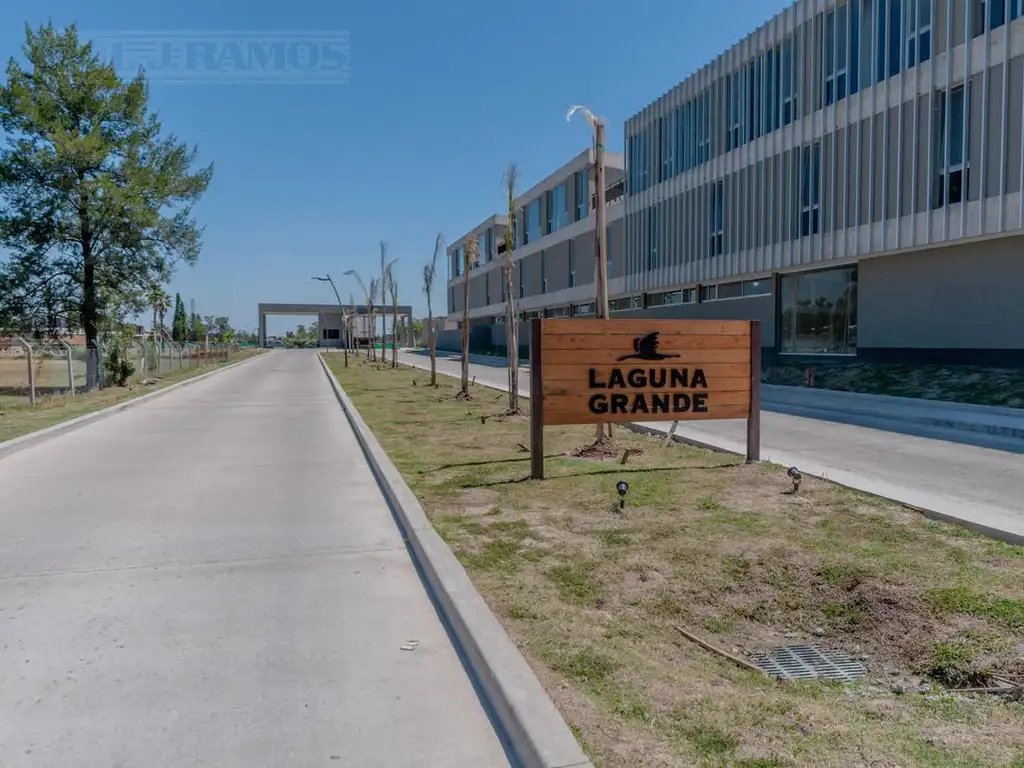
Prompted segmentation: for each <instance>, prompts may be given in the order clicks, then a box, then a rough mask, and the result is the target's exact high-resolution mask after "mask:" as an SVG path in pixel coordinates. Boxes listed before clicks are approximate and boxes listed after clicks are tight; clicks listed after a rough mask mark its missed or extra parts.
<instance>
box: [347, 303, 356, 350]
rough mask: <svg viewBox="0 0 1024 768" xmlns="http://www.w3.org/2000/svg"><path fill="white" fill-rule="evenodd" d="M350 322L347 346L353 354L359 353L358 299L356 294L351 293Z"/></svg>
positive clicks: (348, 319) (348, 318)
mask: <svg viewBox="0 0 1024 768" xmlns="http://www.w3.org/2000/svg"><path fill="white" fill-rule="evenodd" d="M346 320H347V322H348V328H347V329H346V331H347V332H346V338H345V344H347V345H348V348H349V350H350V351H351V352H353V353H358V350H357V349H356V339H355V335H356V297H355V294H352V293H350V294H349V295H348V315H347V316H346Z"/></svg>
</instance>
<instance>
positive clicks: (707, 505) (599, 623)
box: [329, 356, 1024, 766]
mask: <svg viewBox="0 0 1024 768" xmlns="http://www.w3.org/2000/svg"><path fill="white" fill-rule="evenodd" d="M329 360H330V361H331V363H332V368H333V369H334V371H335V373H337V374H338V377H339V380H340V381H341V383H342V385H343V386H344V387H345V389H346V391H347V392H348V393H349V395H350V396H351V397H352V399H353V400H354V402H355V403H356V405H357V407H358V408H359V410H360V413H361V414H362V415H363V417H364V419H365V420H366V421H367V423H368V424H369V425H370V426H371V428H373V430H374V432H375V434H376V435H377V437H378V439H379V440H380V441H381V443H382V445H383V446H384V447H385V448H386V449H387V451H388V452H389V454H390V455H391V457H392V459H393V460H394V461H395V463H396V465H397V466H398V468H399V469H400V470H401V471H402V472H403V474H404V475H405V477H406V479H407V480H408V482H409V484H410V486H411V487H412V489H413V490H414V491H415V492H416V494H417V496H418V497H419V498H420V499H421V501H422V502H423V505H424V507H425V509H426V510H427V513H428V514H429V515H430V517H431V519H432V520H433V522H434V524H435V526H436V527H437V529H438V531H439V532H440V533H441V535H442V536H443V537H444V538H445V539H446V540H447V541H448V543H449V544H450V545H451V547H452V549H453V550H454V551H455V552H456V554H457V555H458V557H459V558H460V560H461V561H462V562H463V564H464V565H465V567H466V568H467V570H468V571H469V573H470V575H471V576H472V578H473V580H474V582H475V584H476V585H477V587H478V588H479V590H480V591H481V593H482V594H483V595H484V597H485V598H486V599H487V601H488V602H489V604H490V605H491V607H492V609H493V610H494V611H495V613H496V614H497V615H498V616H499V617H500V618H501V619H502V621H503V623H504V625H505V627H506V629H507V630H508V631H509V633H510V635H511V636H512V637H513V638H514V639H515V641H516V642H517V644H518V645H519V647H520V648H521V649H522V650H523V652H524V653H525V654H526V656H527V658H528V659H529V660H530V662H531V664H532V665H533V667H534V669H535V670H536V671H537V673H538V675H539V676H540V678H541V680H542V681H543V682H544V684H545V685H546V687H547V689H548V690H549V691H550V692H551V694H552V696H553V698H554V699H555V701H556V702H557V704H558V706H559V707H560V708H561V710H562V712H563V713H564V714H565V716H566V719H567V720H568V721H569V723H570V724H571V726H572V727H573V729H574V731H575V733H576V734H577V736H578V738H579V739H580V741H581V743H582V744H583V745H584V747H585V748H586V749H587V750H588V752H589V754H590V755H591V756H592V758H593V760H594V761H595V763H596V764H597V765H602V766H670V765H671V766H682V765H722V766H725V765H731V766H788V765H806V766H828V765H835V766H852V765H865V766H867V765H878V766H881V765H885V766H895V765H901V766H910V765H928V766H951V765H962V766H973V765H977V766H1011V765H1017V766H1020V765H1024V763H1021V761H1022V760H1024V704H1021V703H1012V702H1006V701H1004V700H1002V699H994V698H981V697H970V696H964V695H950V694H946V693H942V692H940V691H941V689H942V688H943V687H944V686H946V685H948V686H960V685H963V684H965V683H975V682H979V681H986V680H989V679H991V676H992V675H993V674H1000V675H1009V676H1012V675H1018V676H1024V614H1022V610H1024V601H1022V598H1024V588H1022V584H1024V549H1021V548H1016V547H1011V546H1008V545H1004V544H1000V543H997V542H994V541H991V540H988V539H985V538H982V537H979V536H975V535H972V534H970V533H968V532H966V531H963V530H961V529H957V528H954V527H951V526H946V525H942V524H938V523H933V522H929V521H926V520H925V519H923V518H922V517H921V516H919V515H918V514H916V513H914V512H911V511H908V510H905V509H903V508H901V507H899V506H898V505H894V504H890V503H887V502H884V501H881V500H879V499H876V498H873V497H870V496H868V495H865V494H861V493H857V492H854V491H850V490H846V489H843V488H840V487H838V486H834V485H831V484H828V483H825V482H821V481H817V480H815V479H813V478H807V479H805V481H804V483H803V485H802V487H801V489H800V491H799V493H796V494H793V493H791V492H790V489H791V484H790V482H789V480H788V479H787V478H786V475H785V471H784V470H783V469H782V468H780V467H776V466H771V465H759V466H745V465H744V464H742V463H740V462H739V461H738V460H737V459H734V458H732V457H729V456H727V455H723V454H716V453H711V452H707V451H702V450H698V449H693V448H688V447H683V446H671V447H668V448H665V447H663V446H662V445H661V441H660V440H657V439H653V438H646V437H642V436H639V435H634V434H632V433H629V432H627V431H626V430H624V429H618V430H616V438H617V440H618V441H619V442H620V444H621V446H622V447H623V448H627V447H630V448H638V449H642V453H641V454H639V455H636V456H633V457H632V458H631V460H630V463H629V464H628V465H626V466H620V465H619V464H618V463H616V462H614V461H594V460H583V459H578V458H574V457H573V456H572V455H571V454H572V452H573V451H574V449H577V448H578V447H579V446H581V445H585V444H586V443H587V442H588V441H589V440H590V439H591V436H592V429H591V428H588V427H562V428H559V427H556V428H551V429H549V430H547V431H546V438H545V439H546V445H547V447H548V454H549V458H548V473H549V479H548V480H545V481H541V482H536V481H532V480H529V479H528V476H529V466H528V465H529V461H528V455H527V454H526V453H524V452H523V450H522V448H521V447H520V446H523V445H527V444H528V443H529V441H528V426H527V425H526V423H525V422H523V421H522V420H509V421H502V420H500V419H497V418H490V416H492V415H494V414H497V413H500V411H501V410H502V409H503V408H504V399H503V398H504V396H502V395H500V393H497V392H494V391H492V390H487V389H484V388H482V387H475V388H474V389H473V391H472V398H473V399H472V400H470V401H468V402H466V401H457V400H455V399H454V394H455V392H456V387H455V386H453V383H452V382H453V380H452V379H447V378H445V377H440V381H441V382H442V385H443V386H442V387H441V388H439V389H431V388H428V387H426V386H424V382H425V380H426V379H425V377H424V376H423V373H422V371H416V370H412V369H409V368H399V369H397V370H393V371H392V370H380V371H378V370H371V369H370V368H369V367H367V366H358V365H357V366H353V367H350V368H349V369H347V370H346V369H344V368H342V367H341V365H340V358H338V359H337V360H336V359H335V357H334V356H329ZM413 379H416V380H417V384H416V385H415V386H413V384H412V381H413ZM527 405H528V403H527ZM481 417H485V418H483V419H482V418H481ZM620 479H625V480H627V481H628V482H629V494H628V502H627V505H626V508H625V509H624V510H623V511H622V512H621V513H620V512H619V511H618V498H617V495H616V493H615V484H616V482H617V481H618V480H620ZM676 625H678V626H683V627H685V628H687V629H689V630H690V631H692V632H695V633H697V634H698V635H701V636H703V637H705V638H706V639H708V640H709V641H711V642H713V643H715V644H716V645H718V646H720V647H722V648H724V649H725V650H727V651H729V652H732V653H734V654H736V655H740V656H743V655H745V654H752V653H755V652H758V651H763V650H766V649H769V648H772V647H775V646H779V645H784V644H788V643H793V642H809V643H818V644H822V645H825V646H827V647H833V648H840V649H844V650H846V651H848V652H849V653H851V654H852V655H854V656H857V657H860V658H862V659H863V660H864V663H865V664H866V665H867V666H868V668H869V674H868V677H867V678H866V679H865V680H863V681H862V682H858V683H857V684H854V685H850V686H839V685H829V684H781V683H776V682H774V681H772V680H769V679H766V678H764V677H763V676H760V675H757V674H754V673H750V672H747V671H744V670H743V669H740V668H739V667H736V666H733V665H731V664H730V663H728V662H726V661H724V660H722V659H720V658H719V657H717V656H715V655H712V654H709V653H708V652H706V651H704V650H702V649H701V648H699V647H697V646H695V645H693V644H692V643H690V642H689V641H687V640H685V639H684V638H682V636H681V635H680V634H679V633H678V632H677V631H676V630H675V629H674V627H675V626H676ZM925 685H930V686H932V689H931V690H930V691H929V692H928V693H918V692H917V691H918V690H923V688H922V686H925ZM903 690H906V691H908V693H906V694H903V695H901V694H900V693H898V691H903ZM1015 761H1016V762H1015Z"/></svg>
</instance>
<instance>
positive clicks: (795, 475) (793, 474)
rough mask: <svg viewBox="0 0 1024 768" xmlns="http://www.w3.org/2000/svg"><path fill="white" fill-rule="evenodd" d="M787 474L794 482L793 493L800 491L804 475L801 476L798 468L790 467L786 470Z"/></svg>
mask: <svg viewBox="0 0 1024 768" xmlns="http://www.w3.org/2000/svg"><path fill="white" fill-rule="evenodd" d="M786 474H787V475H789V479H790V480H792V481H793V493H796V492H797V491H799V490H800V481H801V480H802V479H803V475H801V474H800V470H799V469H797V468H796V467H790V468H789V469H788V470H786Z"/></svg>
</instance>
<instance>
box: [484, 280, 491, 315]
mask: <svg viewBox="0 0 1024 768" xmlns="http://www.w3.org/2000/svg"><path fill="white" fill-rule="evenodd" d="M483 279H484V306H485V307H486V306H488V305H489V304H490V303H491V281H490V279H489V276H488V275H484V278H483Z"/></svg>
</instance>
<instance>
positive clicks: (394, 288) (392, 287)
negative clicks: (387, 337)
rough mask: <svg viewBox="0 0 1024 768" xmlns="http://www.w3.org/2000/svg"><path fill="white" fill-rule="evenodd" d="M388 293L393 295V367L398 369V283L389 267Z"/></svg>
mask: <svg viewBox="0 0 1024 768" xmlns="http://www.w3.org/2000/svg"><path fill="white" fill-rule="evenodd" d="M388 293H390V294H391V367H392V368H397V367H398V281H397V280H395V272H394V270H393V269H391V267H390V266H389V267H388Z"/></svg>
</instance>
